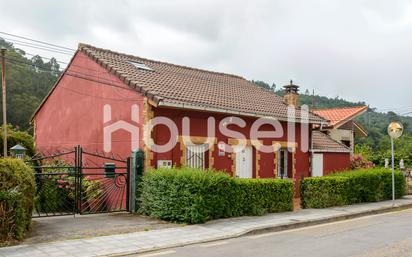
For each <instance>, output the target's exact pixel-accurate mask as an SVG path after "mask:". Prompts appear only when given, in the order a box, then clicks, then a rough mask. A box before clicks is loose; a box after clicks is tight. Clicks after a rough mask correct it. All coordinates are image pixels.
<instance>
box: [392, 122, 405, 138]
mask: <svg viewBox="0 0 412 257" xmlns="http://www.w3.org/2000/svg"><path fill="white" fill-rule="evenodd" d="M402 134H403V126H402V124H401V123H399V122H391V124H389V126H388V135H389V136H390V137H391V138H393V139H396V138H399V137H400V136H402Z"/></svg>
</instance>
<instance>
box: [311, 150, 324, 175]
mask: <svg viewBox="0 0 412 257" xmlns="http://www.w3.org/2000/svg"><path fill="white" fill-rule="evenodd" d="M322 176H323V154H321V153H314V154H312V177H322Z"/></svg>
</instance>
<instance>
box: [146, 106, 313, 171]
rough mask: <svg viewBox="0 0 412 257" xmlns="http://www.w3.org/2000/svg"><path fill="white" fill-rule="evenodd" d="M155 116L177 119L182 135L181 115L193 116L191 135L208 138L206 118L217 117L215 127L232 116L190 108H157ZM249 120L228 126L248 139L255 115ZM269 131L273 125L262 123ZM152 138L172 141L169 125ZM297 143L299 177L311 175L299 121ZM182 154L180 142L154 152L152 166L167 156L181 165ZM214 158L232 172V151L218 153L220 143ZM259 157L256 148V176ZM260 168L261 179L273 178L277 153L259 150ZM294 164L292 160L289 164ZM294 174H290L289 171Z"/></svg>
mask: <svg viewBox="0 0 412 257" xmlns="http://www.w3.org/2000/svg"><path fill="white" fill-rule="evenodd" d="M154 114H155V116H164V117H168V118H170V119H171V120H173V121H174V122H175V124H176V125H177V128H178V130H179V134H181V131H182V118H183V117H185V116H187V117H189V118H190V119H191V122H190V132H191V136H199V137H206V136H207V118H208V117H210V116H213V117H214V118H215V119H216V127H217V126H218V124H219V122H220V121H221V120H222V119H223V118H225V117H227V116H229V115H222V114H211V113H207V112H196V111H187V110H178V109H173V110H172V109H166V108H155V109H154ZM243 119H244V120H245V121H246V123H247V125H246V127H244V128H239V127H238V126H236V125H230V126H229V129H231V130H235V131H237V132H240V133H242V134H243V135H245V136H246V138H249V133H250V127H251V124H252V123H253V121H255V118H250V117H243ZM282 127H283V130H284V131H286V123H282ZM265 130H266V131H267V130H273V127H272V126H270V125H263V126H262V127H261V128H260V131H265ZM215 133H216V134H215V136H216V137H217V141H218V142H221V141H222V142H225V143H228V138H227V137H226V136H224V135H223V134H222V133H220V131H219V130H218V129H216V131H215ZM152 135H153V137H154V138H155V143H157V144H159V145H160V144H164V143H166V142H167V141H168V140H169V137H170V134H169V130H168V128H167V127H166V126H156V127H155V128H154V132H153V134H152ZM286 140H287V133H284V136H283V137H281V138H269V139H264V141H263V144H264V145H271V144H272V141H286ZM296 142H297V143H298V149H297V152H296V177H297V178H300V177H302V175H303V176H305V177H307V176H309V165H310V163H309V156H310V155H309V153H307V152H302V151H301V149H300V146H301V138H300V124H296ZM180 156H181V150H180V145H179V143H178V144H177V145H176V146H175V147H174V149H173V150H172V151H169V152H166V153H154V158H153V161H152V165H153V166H155V165H156V162H157V160H161V159H168V160H173V164H174V165H176V166H180ZM213 158H214V168H215V169H217V170H223V171H226V172H227V173H230V174H231V167H232V163H233V162H232V159H231V156H230V154H229V153H226V154H225V156H219V155H218V149H217V145H215V146H214V152H213ZM255 158H256V151H255V149H254V150H253V176H254V177H255V176H256V165H255V160H256V159H255ZM259 164H260V171H259V176H260V177H261V178H273V177H274V153H262V152H261V153H260V162H259ZM289 167H291V163H290V165H289ZM289 176H290V177H291V173H290V174H289Z"/></svg>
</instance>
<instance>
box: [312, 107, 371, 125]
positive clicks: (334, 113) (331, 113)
mask: <svg viewBox="0 0 412 257" xmlns="http://www.w3.org/2000/svg"><path fill="white" fill-rule="evenodd" d="M367 109H368V106H356V107H343V108H331V109H317V110H312V112H313V113H315V114H317V115H319V116H321V117H323V118H325V119H327V120H329V121H330V126H332V127H336V128H337V127H339V126H340V125H343V124H344V123H346V122H347V121H349V120H352V119H354V118H355V117H357V116H358V115H360V114H362V113H363V112H365V111H366V110H367Z"/></svg>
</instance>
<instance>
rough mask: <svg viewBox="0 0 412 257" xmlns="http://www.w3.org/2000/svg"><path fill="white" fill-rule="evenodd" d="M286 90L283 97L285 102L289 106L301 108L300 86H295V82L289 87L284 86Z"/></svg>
mask: <svg viewBox="0 0 412 257" xmlns="http://www.w3.org/2000/svg"><path fill="white" fill-rule="evenodd" d="M283 88H284V89H285V95H284V96H283V102H285V104H287V105H293V106H299V93H298V92H299V86H297V85H293V81H292V80H291V81H290V84H289V85H286V86H283Z"/></svg>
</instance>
